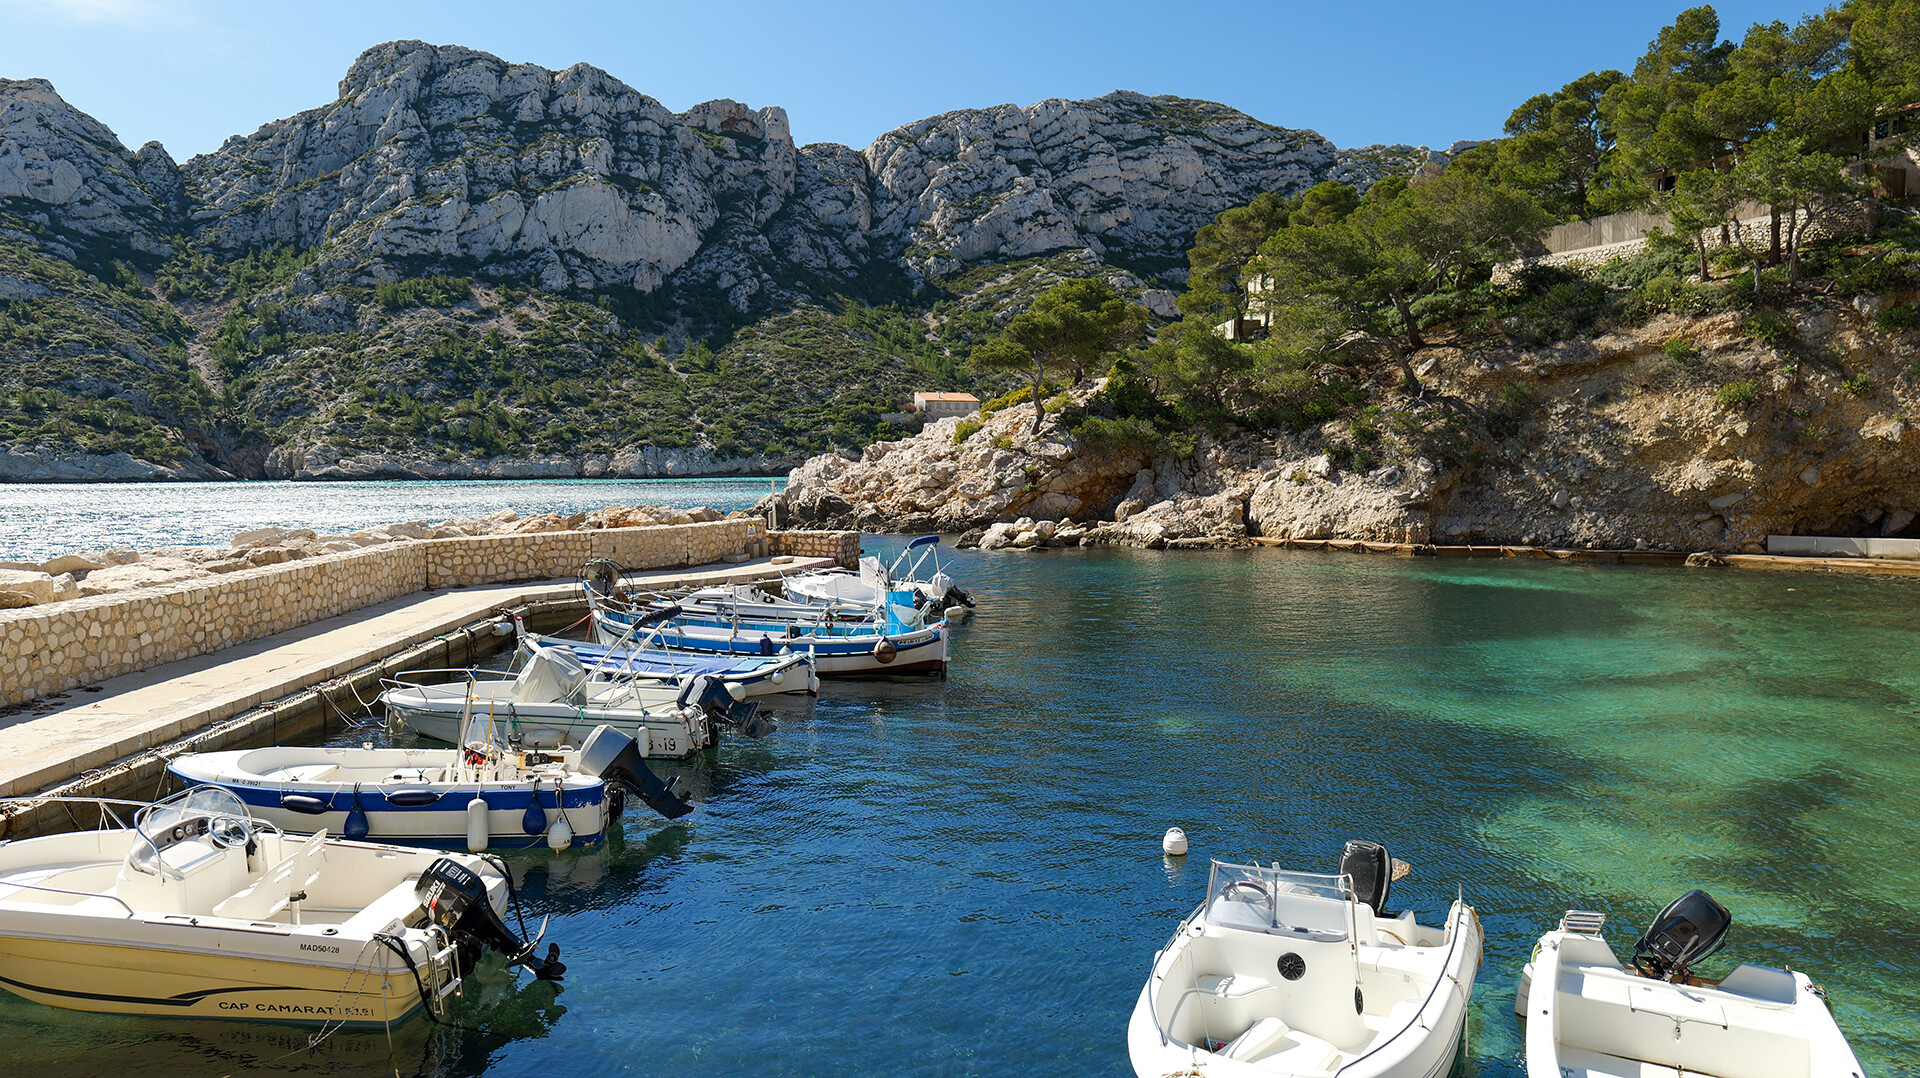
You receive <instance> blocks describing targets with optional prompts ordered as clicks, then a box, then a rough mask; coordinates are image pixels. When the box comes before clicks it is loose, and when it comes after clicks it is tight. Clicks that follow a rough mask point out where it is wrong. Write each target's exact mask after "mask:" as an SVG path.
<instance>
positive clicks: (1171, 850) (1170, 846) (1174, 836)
mask: <svg viewBox="0 0 1920 1078" xmlns="http://www.w3.org/2000/svg"><path fill="white" fill-rule="evenodd" d="M1160 849H1161V850H1162V851H1164V852H1165V853H1166V855H1167V856H1168V857H1185V856H1186V855H1187V833H1186V832H1185V831H1182V830H1180V829H1179V828H1178V827H1169V828H1167V837H1166V838H1163V839H1161V840H1160Z"/></svg>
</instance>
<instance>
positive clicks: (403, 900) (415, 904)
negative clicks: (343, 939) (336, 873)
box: [340, 875, 420, 936]
mask: <svg viewBox="0 0 1920 1078" xmlns="http://www.w3.org/2000/svg"><path fill="white" fill-rule="evenodd" d="M419 882H420V877H419V876H417V875H414V876H408V877H407V878H406V879H404V880H401V881H400V882H399V883H396V884H394V885H393V886H392V887H390V888H388V889H387V892H386V893H385V894H383V895H381V896H380V897H379V898H376V899H374V900H373V901H372V902H369V903H367V904H366V905H365V906H363V907H361V909H360V910H359V912H357V913H355V914H354V915H353V916H351V917H349V918H347V919H346V920H345V921H343V922H341V924H340V930H341V931H342V932H344V933H346V934H347V935H349V936H357V935H359V934H361V933H363V932H365V933H372V932H379V931H381V930H382V929H384V928H386V927H387V926H389V925H391V924H393V922H395V921H399V920H404V919H405V918H406V917H407V915H409V914H411V913H412V912H413V911H414V910H416V909H418V908H420V896H419V895H418V894H417V893H415V891H414V886H415V885H416V884H418V883H419Z"/></svg>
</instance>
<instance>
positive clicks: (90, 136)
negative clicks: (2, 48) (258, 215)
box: [0, 78, 186, 253]
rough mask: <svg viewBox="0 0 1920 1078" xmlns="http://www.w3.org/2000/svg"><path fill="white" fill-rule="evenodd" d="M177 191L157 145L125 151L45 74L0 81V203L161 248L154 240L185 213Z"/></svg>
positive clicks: (174, 174) (68, 227)
mask: <svg viewBox="0 0 1920 1078" xmlns="http://www.w3.org/2000/svg"><path fill="white" fill-rule="evenodd" d="M184 194H185V186H184V184H183V183H182V181H181V177H180V172H179V170H178V169H176V168H175V167H174V164H173V159H172V158H170V157H168V156H167V152H166V151H165V150H163V149H161V148H160V145H159V144H158V143H148V144H147V145H146V146H145V147H143V148H142V149H141V150H140V152H139V153H138V154H132V153H128V152H127V150H126V147H124V146H122V145H121V144H120V140H119V138H117V137H115V135H114V133H113V132H112V131H110V130H108V129H107V126H106V125H105V124H103V123H101V122H100V121H98V120H96V119H94V118H93V117H91V116H88V115H87V114H86V113H84V112H81V111H79V110H78V109H76V108H74V107H73V106H72V105H69V104H67V102H66V101H65V99H63V98H62V97H61V96H60V95H59V94H58V93H56V92H54V89H53V85H52V84H51V83H49V82H47V81H46V80H45V79H5V78H0V200H18V202H19V203H21V204H25V205H26V206H28V207H31V208H32V209H33V210H36V211H39V212H43V213H45V214H47V216H48V219H49V220H50V221H51V222H52V223H53V224H54V225H55V227H56V228H58V229H60V230H61V231H71V232H76V233H80V234H82V235H85V236H97V237H103V238H109V239H115V240H119V241H121V242H124V243H127V244H129V245H130V246H132V247H134V248H135V249H137V250H141V251H148V252H154V253H166V252H167V251H168V250H169V249H168V247H167V245H166V244H165V242H163V241H162V240H161V238H160V237H161V236H164V235H166V234H167V233H168V232H169V231H171V229H172V227H173V226H174V225H175V224H176V223H177V221H178V220H179V218H180V216H181V214H182V212H183V211H184V210H185V208H186V202H185V197H184Z"/></svg>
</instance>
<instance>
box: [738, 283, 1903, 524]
mask: <svg viewBox="0 0 1920 1078" xmlns="http://www.w3.org/2000/svg"><path fill="white" fill-rule="evenodd" d="M1880 302H1881V300H1880V298H1879V297H1872V296H1868V297H1863V298H1861V299H1860V300H1859V301H1858V303H1841V302H1832V301H1821V300H1817V299H1815V300H1809V301H1806V302H1804V303H1803V304H1802V305H1800V306H1799V307H1798V308H1796V312H1795V313H1796V321H1795V323H1794V325H1793V326H1792V327H1791V332H1790V342H1791V343H1766V342H1764V341H1762V340H1757V339H1755V338H1754V337H1753V336H1752V335H1751V334H1750V333H1749V332H1747V331H1746V329H1745V327H1744V325H1743V322H1742V319H1741V318H1740V317H1739V316H1737V315H1733V314H1721V315H1714V316H1711V317H1682V316H1676V315H1662V316H1660V317H1658V318H1655V319H1653V320H1651V321H1649V322H1646V323H1644V324H1641V325H1638V326H1635V327H1631V328H1625V329H1620V330H1616V331H1613V332H1609V333H1605V334H1603V335H1600V336H1597V337H1592V338H1581V339H1574V340H1569V341H1565V342H1562V343H1559V344H1555V345H1550V346H1545V347H1538V348H1518V347H1499V348H1461V347H1454V346H1443V347H1439V348H1435V349H1431V350H1429V351H1427V352H1425V353H1422V359H1421V365H1422V367H1423V368H1424V370H1425V372H1426V375H1427V378H1428V381H1427V384H1426V386H1425V388H1424V390H1423V392H1422V393H1421V394H1419V395H1417V396H1407V395H1404V394H1402V395H1401V396H1400V397H1398V398H1397V399H1396V400H1394V407H1395V409H1396V410H1397V411H1398V414H1400V415H1401V416H1402V417H1404V418H1403V421H1402V423H1401V427H1400V431H1399V432H1398V433H1395V432H1381V433H1378V434H1375V435H1373V436H1372V437H1373V438H1374V439H1376V440H1374V441H1372V442H1371V443H1370V444H1371V446H1372V448H1370V449H1369V450H1368V452H1367V456H1368V458H1370V459H1368V460H1367V461H1365V462H1364V463H1362V462H1360V461H1359V460H1357V459H1356V457H1355V456H1354V454H1353V445H1354V441H1353V440H1354V438H1355V435H1356V433H1357V428H1356V426H1355V425H1354V424H1353V423H1352V422H1351V421H1347V420H1336V421H1332V422H1329V423H1326V424H1324V425H1322V426H1319V427H1313V428H1308V429H1304V430H1301V431H1297V432H1293V433H1286V434H1281V435H1278V436H1262V435H1257V434H1253V433H1246V432H1242V433H1239V434H1235V435H1232V436H1230V437H1225V438H1216V437H1213V436H1210V435H1207V434H1204V433H1202V434H1200V435H1199V437H1198V438H1197V450H1196V451H1195V452H1194V453H1193V454H1192V455H1189V456H1182V457H1178V458H1172V457H1168V456H1164V455H1161V456H1152V455H1150V454H1148V453H1145V452H1142V451H1140V450H1134V449H1125V448H1122V449H1114V448H1095V447H1093V446H1090V445H1088V444H1086V443H1085V442H1084V441H1083V440H1082V439H1080V438H1078V437H1076V436H1074V435H1073V434H1071V433H1069V432H1068V431H1067V430H1065V429H1064V427H1063V424H1062V423H1061V422H1060V420H1058V419H1057V418H1050V419H1048V420H1047V421H1046V422H1045V424H1043V428H1042V433H1041V435H1040V436H1039V437H1037V438H1031V437H1029V436H1028V434H1027V431H1028V429H1029V426H1030V424H1031V423H1032V419H1033V412H1032V408H1031V406H1030V405H1018V406H1015V407H1012V408H1009V409H1005V410H1003V411H1000V412H997V413H995V414H993V415H992V416H990V417H988V418H987V420H986V422H985V425H984V426H982V427H980V429H978V430H977V431H974V432H973V433H971V434H970V435H968V436H967V437H966V438H964V439H963V440H962V441H960V442H959V444H957V445H956V444H955V436H956V428H957V427H958V424H959V422H960V421H958V420H943V421H941V422H940V423H938V424H935V425H933V426H931V427H929V428H928V429H927V430H926V431H925V432H924V433H922V434H920V435H919V436H917V437H915V438H913V439H910V440H907V441H903V442H894V443H886V442H882V443H878V444H876V445H873V446H871V447H869V448H868V449H867V450H866V452H865V454H864V455H863V456H862V457H861V458H860V459H858V460H854V459H848V458H847V457H844V456H832V457H822V458H817V459H815V460H811V461H808V462H807V463H806V464H804V465H802V466H801V467H800V468H798V469H796V470H795V471H794V472H793V473H792V475H791V477H790V483H789V487H788V489H787V491H786V493H785V494H783V495H781V496H779V498H778V502H779V503H780V508H781V509H783V510H784V511H787V512H789V513H790V514H791V516H792V517H793V518H794V519H795V520H796V521H797V522H799V523H801V524H803V525H805V524H816V523H817V524H828V525H836V526H858V527H863V528H868V529H878V530H908V531H912V530H920V529H925V528H937V529H940V530H944V531H949V532H959V531H968V530H976V534H979V530H983V529H984V535H982V536H981V540H982V542H983V544H984V545H988V546H994V545H1028V546H1032V545H1041V544H1044V543H1061V542H1067V543H1082V544H1091V543H1119V544H1128V545H1138V546H1154V547H1159V546H1220V545H1235V544H1239V543H1244V542H1245V541H1246V539H1247V537H1248V536H1270V537H1275V538H1296V539H1330V538H1339V539H1364V540H1374V541H1381V542H1398V543H1430V542H1431V543H1507V544H1537V545H1550V546H1568V547H1573V546H1580V547H1606V548H1622V547H1624V548H1634V547H1643V548H1644V547H1655V548H1664V549H1669V550H1685V551H1694V550H1715V551H1754V550H1758V549H1761V547H1762V546H1763V544H1764V541H1765V538H1766V536H1767V535H1768V534H1778V533H1798V534H1849V535H1912V534H1914V533H1915V532H1916V531H1920V526H1917V522H1920V517H1916V514H1920V455H1916V454H1915V452H1914V450H1915V448H1916V447H1920V435H1916V432H1915V431H1914V429H1913V426H1912V423H1911V422H1910V420H1909V418H1908V417H1909V416H1911V415H1913V414H1915V410H1916V408H1920V379H1917V378H1916V377H1915V375H1914V362H1913V356H1914V355H1915V348H1914V341H1913V339H1912V337H1913V333H1912V331H1889V330H1887V329H1885V328H1884V327H1882V326H1878V325H1876V323H1875V322H1874V320H1873V319H1872V318H1871V317H1870V316H1871V315H1872V314H1873V313H1874V312H1875V311H1876V310H1877V309H1878V307H1879V304H1880ZM1676 341H1679V342H1684V343H1685V344H1686V345H1687V347H1686V348H1676V347H1674V346H1673V345H1674V342H1676ZM1372 375H1373V376H1374V378H1375V381H1376V382H1377V383H1378V384H1381V385H1383V386H1384V385H1391V384H1392V383H1393V381H1394V380H1395V377H1396V376H1395V374H1394V371H1393V370H1392V368H1391V365H1390V364H1383V365H1382V367H1381V368H1380V369H1379V370H1377V371H1374V372H1372ZM1729 386H1732V387H1735V388H1736V389H1737V390H1738V391H1737V392H1728V391H1727V390H1728V387H1729ZM1096 390H1097V387H1095V386H1086V387H1082V388H1081V389H1080V390H1077V391H1076V392H1075V397H1076V400H1077V401H1078V402H1080V403H1081V404H1082V405H1085V404H1088V403H1090V402H1093V401H1096V400H1097V396H1096ZM1462 417H1477V418H1472V419H1470V420H1469V419H1463V418H1462ZM1496 417H1497V418H1498V422H1492V420H1493V419H1494V418H1496ZM1469 430H1471V435H1472V437H1471V440H1470V441H1463V440H1462V439H1463V437H1465V436H1464V435H1463V433H1462V432H1465V431H1469ZM1440 435H1444V437H1442V436H1440ZM768 504H769V505H771V504H772V503H771V502H769V503H768Z"/></svg>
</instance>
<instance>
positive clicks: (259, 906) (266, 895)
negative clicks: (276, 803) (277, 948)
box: [213, 830, 327, 921]
mask: <svg viewBox="0 0 1920 1078" xmlns="http://www.w3.org/2000/svg"><path fill="white" fill-rule="evenodd" d="M326 843H327V833H326V831H325V830H320V831H316V832H314V833H313V834H312V835H309V836H308V837H307V840H306V841H305V842H303V843H301V844H300V847H299V848H298V849H296V850H294V851H293V852H292V853H290V854H288V855H287V856H285V857H283V858H281V859H280V860H279V861H278V862H277V863H275V864H274V865H273V866H272V867H270V868H268V869H267V870H266V871H265V872H262V873H261V874H260V878H259V879H257V880H255V881H253V885H252V886H251V887H248V888H247V889H246V890H244V891H240V892H238V893H236V894H234V895H232V896H231V897H229V898H227V899H226V900H225V901H222V902H220V903H219V904H217V905H215V906H214V907H213V915H214V916H215V917H232V918H236V919H238V920H242V921H266V920H271V919H272V918H273V917H275V916H277V915H278V914H279V913H280V911H281V910H284V909H286V908H287V907H288V906H290V905H292V904H293V903H294V902H295V901H297V900H296V899H295V898H294V897H293V896H294V895H295V894H296V893H302V894H304V893H305V891H306V890H307V888H309V887H312V886H313V884H314V881H316V880H318V879H319V878H320V864H321V861H322V860H323V859H324V857H325V847H326Z"/></svg>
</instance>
